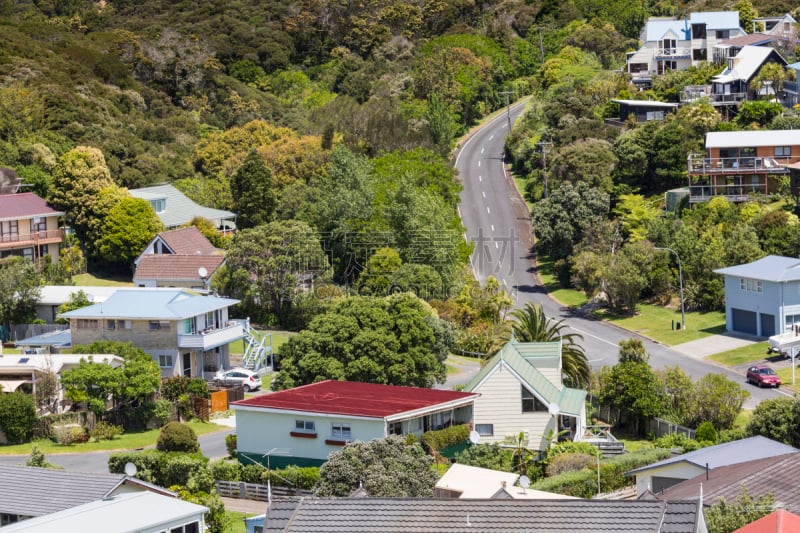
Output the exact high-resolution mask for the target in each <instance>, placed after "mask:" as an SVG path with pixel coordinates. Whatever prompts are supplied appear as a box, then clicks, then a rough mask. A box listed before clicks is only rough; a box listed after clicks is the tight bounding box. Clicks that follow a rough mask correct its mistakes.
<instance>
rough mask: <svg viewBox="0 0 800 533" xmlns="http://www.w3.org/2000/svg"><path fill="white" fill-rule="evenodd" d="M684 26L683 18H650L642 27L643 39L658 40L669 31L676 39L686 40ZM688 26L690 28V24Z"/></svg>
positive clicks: (648, 40)
mask: <svg viewBox="0 0 800 533" xmlns="http://www.w3.org/2000/svg"><path fill="white" fill-rule="evenodd" d="M685 26H686V25H685V24H684V21H683V20H669V19H667V20H664V19H650V20H648V21H647V24H646V26H645V29H644V40H645V41H646V42H653V41H658V40H659V39H661V38H663V37H664V36H665V35H666V34H667V33H670V32H671V33H673V34H674V35H675V36H676V37H677V38H678V40H680V41H687V40H688V37H686V33H685V32H684V31H683V30H684V28H685ZM689 28H691V25H689Z"/></svg>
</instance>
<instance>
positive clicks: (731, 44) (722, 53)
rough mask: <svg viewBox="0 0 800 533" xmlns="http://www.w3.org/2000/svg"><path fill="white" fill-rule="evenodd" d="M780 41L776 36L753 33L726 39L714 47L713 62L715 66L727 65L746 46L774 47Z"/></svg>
mask: <svg viewBox="0 0 800 533" xmlns="http://www.w3.org/2000/svg"><path fill="white" fill-rule="evenodd" d="M777 40H778V38H777V37H775V36H774V35H767V34H766V33H751V34H749V35H741V36H739V37H733V38H731V39H725V40H724V41H720V42H719V43H717V44H716V45H714V52H713V60H714V63H715V64H719V65H726V64H727V63H728V59H730V58H732V57H736V54H738V53H739V52H741V50H742V48H744V47H745V46H772V45H773V43H775V42H776V41H777Z"/></svg>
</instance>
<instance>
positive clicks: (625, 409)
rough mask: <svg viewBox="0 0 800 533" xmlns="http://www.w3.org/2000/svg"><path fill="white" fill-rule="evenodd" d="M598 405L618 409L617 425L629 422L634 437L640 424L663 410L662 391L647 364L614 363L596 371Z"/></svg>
mask: <svg viewBox="0 0 800 533" xmlns="http://www.w3.org/2000/svg"><path fill="white" fill-rule="evenodd" d="M598 399H599V400H600V403H601V404H605V405H610V406H612V407H615V408H617V409H619V411H620V422H621V423H625V422H632V425H633V428H632V429H633V432H634V434H637V435H638V434H639V431H640V428H641V427H642V423H643V422H644V421H646V420H647V419H649V418H651V417H654V416H658V415H659V414H660V413H661V411H662V409H663V397H662V390H661V386H660V383H659V380H658V376H656V374H655V373H654V372H653V370H652V369H651V368H650V365H648V364H647V363H639V362H626V363H622V362H621V363H617V364H616V365H614V366H613V367H611V368H608V367H604V368H603V369H602V370H601V371H600V391H599V393H598Z"/></svg>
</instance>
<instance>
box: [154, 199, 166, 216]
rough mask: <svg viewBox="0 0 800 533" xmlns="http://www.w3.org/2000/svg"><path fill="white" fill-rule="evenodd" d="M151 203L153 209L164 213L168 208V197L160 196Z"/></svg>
mask: <svg viewBox="0 0 800 533" xmlns="http://www.w3.org/2000/svg"><path fill="white" fill-rule="evenodd" d="M150 205H151V206H153V210H154V211H155V212H156V213H163V212H164V211H166V210H167V199H166V198H158V199H156V200H150Z"/></svg>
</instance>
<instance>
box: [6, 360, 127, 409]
mask: <svg viewBox="0 0 800 533" xmlns="http://www.w3.org/2000/svg"><path fill="white" fill-rule="evenodd" d="M81 359H86V360H91V361H93V362H95V363H103V364H107V365H110V366H111V367H112V368H118V367H121V366H122V365H123V363H124V362H125V361H124V359H122V357H119V356H117V355H113V354H92V355H85V354H59V355H27V354H23V355H5V356H3V357H0V387H2V388H3V390H2V392H4V393H7V392H14V391H16V390H20V391H22V392H26V393H28V394H33V395H34V396H35V395H36V384H37V383H38V382H39V380H40V379H41V378H42V376H43V375H45V374H49V373H53V374H55V375H56V377H57V378H58V381H59V383H60V382H61V373H62V372H64V371H65V370H72V369H73V368H75V367H77V366H78V365H80V363H81ZM55 402H56V404H55V405H56V406H57V407H62V406H63V405H64V390H63V389H59V391H58V395H57V398H55ZM57 410H59V411H60V409H57Z"/></svg>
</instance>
